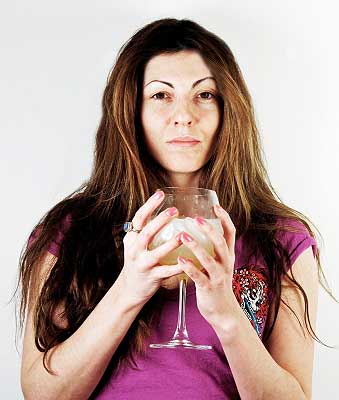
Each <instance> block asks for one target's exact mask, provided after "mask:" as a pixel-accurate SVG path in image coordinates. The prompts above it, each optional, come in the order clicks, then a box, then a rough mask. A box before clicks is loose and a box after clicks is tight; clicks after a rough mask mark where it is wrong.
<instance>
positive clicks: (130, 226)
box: [123, 221, 141, 233]
mask: <svg viewBox="0 0 339 400" xmlns="http://www.w3.org/2000/svg"><path fill="white" fill-rule="evenodd" d="M123 229H124V231H125V232H126V233H128V232H136V233H140V232H141V229H135V228H134V226H133V222H131V221H128V222H125V223H124V226H123Z"/></svg>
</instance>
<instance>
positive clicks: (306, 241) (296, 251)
mask: <svg viewBox="0 0 339 400" xmlns="http://www.w3.org/2000/svg"><path fill="white" fill-rule="evenodd" d="M275 238H276V240H278V241H279V242H280V244H281V246H282V247H283V248H284V249H285V250H286V251H287V253H288V255H289V258H290V265H289V266H290V267H291V266H292V265H293V264H294V263H295V262H296V260H297V259H298V257H299V256H300V255H301V253H303V252H304V251H305V250H306V249H308V248H309V247H311V248H312V252H313V256H314V257H316V255H317V252H318V246H317V241H316V238H315V235H314V233H313V232H312V231H311V232H310V231H309V230H308V228H307V226H306V225H305V224H304V223H303V222H302V221H300V220H298V219H292V218H279V219H278V221H277V231H276V235H275Z"/></svg>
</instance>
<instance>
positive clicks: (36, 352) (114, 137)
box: [19, 19, 321, 399]
mask: <svg viewBox="0 0 339 400" xmlns="http://www.w3.org/2000/svg"><path fill="white" fill-rule="evenodd" d="M183 141H185V143H182V142H183ZM165 186H182V187H186V186H191V187H205V188H210V189H213V190H215V191H216V192H217V194H218V197H219V201H220V204H221V206H222V207H220V208H216V210H215V211H216V213H217V215H218V216H219V218H220V219H221V221H222V225H223V230H224V235H221V234H220V233H218V232H216V231H214V230H213V229H212V228H211V226H210V225H209V224H208V223H206V222H205V221H204V220H203V219H198V220H197V226H200V229H201V230H202V231H203V232H205V233H206V235H208V236H209V237H210V239H211V240H212V242H213V244H214V247H215V250H216V257H215V258H211V257H206V254H205V253H204V252H203V249H201V248H200V247H199V245H197V243H196V242H195V240H192V238H191V237H190V236H189V235H187V234H186V233H182V234H180V235H178V236H177V237H176V238H173V239H172V240H170V241H169V242H167V243H165V244H163V245H162V246H161V247H159V248H157V249H155V250H152V251H150V250H147V247H148V244H149V243H150V241H151V239H152V237H153V236H154V235H155V233H156V232H158V231H159V230H160V229H161V227H163V226H164V225H165V224H166V223H168V222H169V221H170V220H171V219H172V218H174V217H175V215H176V214H177V210H176V209H169V210H167V211H166V212H163V213H161V214H160V215H159V216H158V217H157V218H155V219H153V220H152V221H150V218H149V217H150V215H151V214H152V211H153V210H155V209H156V208H157V207H158V206H159V205H160V204H161V202H162V200H163V192H162V191H158V192H156V189H158V188H161V187H165ZM152 193H154V194H153V195H152V196H151V194H152ZM226 210H227V211H226ZM126 221H131V222H132V226H133V227H134V229H133V230H132V231H129V232H128V233H126V234H125V232H124V230H123V229H122V227H123V224H124V223H125V222H126ZM307 221H308V220H307V218H306V217H304V216H303V215H302V214H301V213H299V212H297V211H295V210H293V209H291V208H289V207H288V206H286V205H285V204H283V203H282V202H281V201H280V199H279V198H278V196H277V195H276V194H275V192H274V189H273V188H272V186H271V184H270V182H269V178H268V176H267V173H266V170H265V167H264V164H263V161H262V154H261V150H260V141H259V135H258V131H257V128H256V126H255V121H254V113H253V107H252V103H251V98H250V95H249V93H248V91H247V88H246V85H245V83H244V80H243V78H242V75H241V72H240V70H239V67H238V65H237V63H236V61H235V59H234V57H233V55H232V52H231V50H230V49H229V48H228V46H227V45H226V44H225V43H224V41H222V40H221V39H220V38H218V37H217V36H215V35H214V34H212V33H211V32H209V31H207V30H206V29H204V28H203V27H201V26H200V25H198V24H196V23H194V22H192V21H189V20H175V19H163V20H159V21H155V22H153V23H151V24H149V25H147V26H145V27H144V28H142V29H141V30H139V31H138V32H136V33H135V35H134V36H133V37H132V38H131V39H130V40H129V41H128V42H127V43H126V44H125V45H124V46H123V48H122V49H121V51H120V52H119V55H118V58H117V61H116V64H115V66H114V68H113V70H112V71H111V74H110V77H109V79H108V82H107V86H106V88H105V91H104V96H103V101H102V119H101V123H100V126H99V128H98V132H97V137H96V149H95V163H94V168H93V172H92V175H91V177H90V179H89V180H88V181H87V182H86V183H85V184H83V185H82V186H81V187H80V188H79V189H78V190H77V191H75V192H74V193H72V194H71V195H69V196H68V197H67V198H66V199H64V200H63V201H61V202H60V203H59V204H57V205H56V206H55V207H53V208H52V209H51V210H50V211H49V212H48V213H47V214H46V215H45V216H44V217H43V218H42V219H41V221H40V222H39V224H38V225H37V226H36V227H35V229H34V232H33V234H32V236H31V238H30V241H29V246H27V248H26V249H25V252H24V253H23V255H22V258H21V260H20V267H21V270H20V271H21V277H20V282H19V283H21V285H22V299H21V322H22V323H23V322H24V319H26V327H25V335H24V349H23V358H22V373H21V376H22V389H23V393H24V395H25V398H27V399H37V398H44V399H54V398H58V399H61V398H62V399H87V398H97V399H109V398H112V399H113V398H114V399H115V398H116V399H136V398H138V399H140V398H147V399H159V398H160V396H166V398H167V399H177V398H182V397H184V398H188V399H191V398H195V399H212V398H216V399H236V398H240V397H241V398H242V399H254V398H255V399H257V398H264V399H266V398H268V399H273V398H274V399H286V398H293V399H309V398H311V388H312V362H313V346H314V344H313V342H314V341H313V339H317V337H316V336H315V333H314V330H313V327H314V324H315V319H316V308H317V286H318V285H317V284H318V278H317V276H318V270H319V271H321V265H320V261H319V252H318V251H317V247H316V242H315V239H314V233H313V232H312V230H311V228H310V225H309V223H308V222H307ZM182 244H184V245H185V246H187V247H189V248H190V249H191V250H192V251H193V253H194V254H195V255H196V256H197V257H198V259H199V260H200V261H201V263H202V264H203V266H204V271H198V270H197V269H196V268H195V267H194V266H193V265H192V263H191V262H190V260H185V259H180V260H178V264H177V265H172V266H159V265H158V261H159V259H160V258H161V257H163V256H164V255H166V254H167V253H168V252H170V251H171V250H173V249H175V248H176V247H178V246H180V245H182ZM182 271H184V272H185V273H186V274H187V275H188V276H189V277H190V279H191V284H190V285H189V286H188V300H187V319H188V320H189V322H188V323H189V324H190V325H189V326H190V331H191V332H192V335H193V334H194V332H198V333H199V335H200V337H199V340H200V341H201V342H206V343H211V344H213V347H214V351H206V352H198V351H193V350H184V349H179V350H178V349H177V350H168V349H150V348H149V347H148V344H149V343H150V342H152V341H153V342H154V340H158V339H159V340H161V339H162V340H164V339H168V338H169V337H170V335H171V334H172V333H173V332H172V329H173V326H174V324H175V316H176V309H177V308H176V307H177V305H176V296H177V292H176V290H175V289H174V290H173V289H165V288H164V287H162V285H163V284H164V282H165V280H166V278H169V277H172V276H175V275H177V274H179V273H181V272H182ZM174 292H175V293H174ZM173 294H174V296H173ZM245 297H246V298H247V299H248V301H250V302H251V312H248V310H246V309H245V308H244V298H245ZM254 314H255V315H254Z"/></svg>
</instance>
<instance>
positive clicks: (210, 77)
mask: <svg viewBox="0 0 339 400" xmlns="http://www.w3.org/2000/svg"><path fill="white" fill-rule="evenodd" d="M206 79H213V80H214V82H216V80H215V78H213V76H206V78H202V79H198V80H197V81H196V82H194V83H193V85H192V89H193V88H194V87H195V86H197V85H199V83H201V82H202V81H205V80H206ZM152 82H160V83H164V84H165V85H168V86H170V87H171V88H172V89H174V86H173V85H172V83H170V82H166V81H160V80H158V79H155V80H153V81H151V82H148V83H147V85H149V84H150V83H152ZM147 85H145V86H144V87H146V86H147Z"/></svg>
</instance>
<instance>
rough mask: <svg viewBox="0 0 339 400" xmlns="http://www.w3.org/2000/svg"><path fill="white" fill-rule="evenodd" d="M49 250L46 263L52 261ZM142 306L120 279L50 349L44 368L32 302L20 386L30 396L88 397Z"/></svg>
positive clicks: (28, 398)
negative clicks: (131, 298) (73, 329)
mask: <svg viewBox="0 0 339 400" xmlns="http://www.w3.org/2000/svg"><path fill="white" fill-rule="evenodd" d="M51 257H52V255H51V254H49V253H48V255H47V257H46V259H45V262H46V264H48V263H50V261H51ZM141 308H142V305H133V304H130V303H129V302H128V299H126V298H125V297H124V293H122V285H121V284H120V281H119V279H118V280H117V281H116V282H115V284H114V285H113V286H112V287H111V288H110V289H109V290H108V292H107V293H106V295H105V296H104V297H103V298H102V300H101V301H100V302H99V303H98V305H97V306H96V308H95V309H94V310H93V311H92V312H91V314H90V315H89V316H88V318H87V319H86V320H85V321H84V323H83V324H82V325H81V326H80V327H79V329H78V330H77V331H76V332H75V333H74V334H73V335H72V336H70V337H69V338H68V339H67V340H65V341H64V342H63V343H61V344H59V345H57V346H55V347H54V348H53V349H52V350H51V355H50V358H49V361H50V367H51V368H52V370H53V371H54V372H56V374H57V375H51V374H49V373H48V372H47V371H46V370H45V369H44V367H43V364H42V357H43V353H41V352H39V351H38V350H37V348H36V346H35V343H34V332H33V325H32V309H33V302H31V303H30V307H29V311H28V316H27V321H26V328H25V334H24V343H23V359H22V369H21V385H22V390H23V393H24V397H25V399H27V400H31V399H41V400H45V399H46V400H47V399H48V400H49V399H72V400H76V399H82V400H83V399H86V398H88V397H89V396H90V394H91V393H92V392H93V390H94V389H95V387H96V386H97V384H98V383H99V381H100V379H101V377H102V375H103V373H104V371H105V369H106V367H107V365H108V363H109V361H110V359H111V357H112V356H113V354H114V352H115V351H116V349H117V347H118V346H119V344H120V342H121V341H122V339H123V337H124V336H125V334H126V333H127V330H128V329H129V327H130V325H131V324H132V322H133V320H134V319H135V318H136V316H137V314H138V313H139V311H140V310H141Z"/></svg>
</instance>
